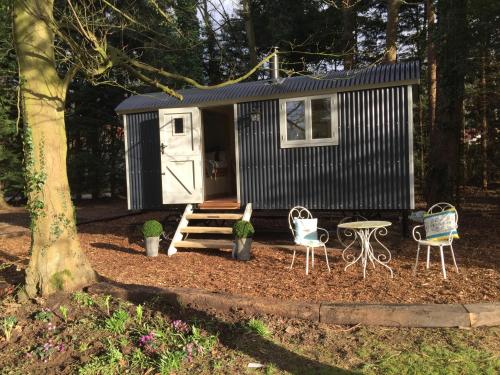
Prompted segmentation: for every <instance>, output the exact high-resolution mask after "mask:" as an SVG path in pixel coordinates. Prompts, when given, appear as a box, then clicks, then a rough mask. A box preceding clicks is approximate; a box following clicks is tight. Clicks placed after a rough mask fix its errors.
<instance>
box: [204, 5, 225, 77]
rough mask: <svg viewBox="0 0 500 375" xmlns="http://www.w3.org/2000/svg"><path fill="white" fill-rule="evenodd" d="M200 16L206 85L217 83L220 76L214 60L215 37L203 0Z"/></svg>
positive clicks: (217, 65)
mask: <svg viewBox="0 0 500 375" xmlns="http://www.w3.org/2000/svg"><path fill="white" fill-rule="evenodd" d="M201 5H202V15H203V22H204V23H205V34H206V36H207V41H206V45H207V55H208V56H207V59H208V61H207V64H206V70H207V76H208V81H209V82H208V83H210V84H214V83H219V82H220V80H221V74H220V71H219V64H218V62H217V60H216V51H215V48H216V44H217V40H216V35H215V32H214V29H213V25H212V21H211V19H210V13H209V11H208V2H207V0H203V2H202V4H201Z"/></svg>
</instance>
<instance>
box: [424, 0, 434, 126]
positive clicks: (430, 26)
mask: <svg viewBox="0 0 500 375" xmlns="http://www.w3.org/2000/svg"><path fill="white" fill-rule="evenodd" d="M425 5H426V18H427V95H428V101H429V104H428V108H429V129H430V131H432V129H433V128H434V124H435V122H436V45H435V44H434V34H435V29H436V27H435V23H436V11H435V8H434V2H433V0H426V2H425Z"/></svg>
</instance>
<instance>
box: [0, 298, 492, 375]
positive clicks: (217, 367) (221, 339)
mask: <svg viewBox="0 0 500 375" xmlns="http://www.w3.org/2000/svg"><path fill="white" fill-rule="evenodd" d="M9 322H10V324H9ZM0 323H1V327H2V329H1V331H0V363H1V368H0V373H2V374H55V373H57V374H74V373H79V374H82V375H90V374H122V373H128V374H157V373H158V374H165V375H166V374H177V375H181V374H242V373H255V374H259V373H260V374H269V375H272V374H274V375H276V374H319V373H321V374H351V373H365V374H380V373H385V374H398V375H399V374H414V373H430V372H432V371H434V370H435V369H436V368H439V369H440V371H441V372H440V373H443V374H444V373H446V374H479V373H485V374H486V373H491V374H493V373H497V372H498V371H500V360H499V354H500V353H499V351H498V348H499V347H500V342H499V337H500V336H499V333H500V332H499V329H498V328H496V327H495V328H480V329H474V330H460V329H416V328H413V329H404V328H391V329H386V328H369V327H361V326H359V325H358V326H352V327H346V326H334V325H326V324H321V323H313V322H304V321H300V320H294V319H283V318H280V317H275V316H259V317H248V316H243V315H241V313H240V312H234V313H231V314H208V313H206V312H203V311H196V310H189V309H187V310H185V309H179V308H178V307H177V306H171V305H169V304H167V303H165V302H164V301H163V300H161V299H160V300H156V301H154V302H148V303H146V304H143V305H141V306H138V305H134V304H131V303H129V302H127V301H123V300H119V299H115V298H112V297H110V296H107V295H102V294H98V295H88V294H86V293H81V292H78V293H75V294H73V295H55V296H52V297H50V298H49V299H48V300H44V299H39V300H38V301H37V302H36V303H31V302H30V303H25V304H23V305H20V304H17V303H15V302H14V300H13V298H12V297H7V298H3V299H0ZM6 336H9V338H8V339H7V338H6ZM249 366H262V367H261V368H260V369H256V370H252V369H250V368H249ZM352 371H355V372H352Z"/></svg>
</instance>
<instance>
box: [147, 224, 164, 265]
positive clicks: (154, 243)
mask: <svg viewBox="0 0 500 375" xmlns="http://www.w3.org/2000/svg"><path fill="white" fill-rule="evenodd" d="M162 233H163V226H162V225H161V223H160V222H159V221H156V220H148V221H146V222H145V223H144V225H143V226H142V234H143V235H144V239H145V242H146V255H147V256H148V257H155V256H158V247H159V246H160V236H161V234H162Z"/></svg>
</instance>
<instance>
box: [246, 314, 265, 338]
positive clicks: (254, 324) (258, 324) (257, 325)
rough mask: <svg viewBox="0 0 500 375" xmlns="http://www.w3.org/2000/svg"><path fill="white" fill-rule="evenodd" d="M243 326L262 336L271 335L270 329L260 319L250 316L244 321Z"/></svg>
mask: <svg viewBox="0 0 500 375" xmlns="http://www.w3.org/2000/svg"><path fill="white" fill-rule="evenodd" d="M245 327H246V329H247V330H248V331H250V332H253V333H256V334H257V335H259V336H261V337H263V338H269V337H271V331H270V330H269V328H268V327H267V325H266V323H264V322H263V321H262V320H259V319H254V318H252V319H250V320H249V321H248V322H247V323H246V325H245Z"/></svg>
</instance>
